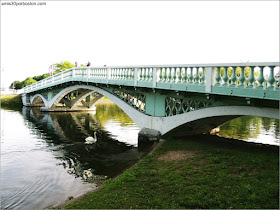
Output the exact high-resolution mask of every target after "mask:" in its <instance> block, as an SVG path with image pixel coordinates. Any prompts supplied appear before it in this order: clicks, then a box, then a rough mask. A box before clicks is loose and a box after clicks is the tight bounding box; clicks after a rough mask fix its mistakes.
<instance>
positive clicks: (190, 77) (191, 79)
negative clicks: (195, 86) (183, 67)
mask: <svg viewBox="0 0 280 210" xmlns="http://www.w3.org/2000/svg"><path fill="white" fill-rule="evenodd" d="M189 83H193V68H192V67H191V72H190V75H189Z"/></svg>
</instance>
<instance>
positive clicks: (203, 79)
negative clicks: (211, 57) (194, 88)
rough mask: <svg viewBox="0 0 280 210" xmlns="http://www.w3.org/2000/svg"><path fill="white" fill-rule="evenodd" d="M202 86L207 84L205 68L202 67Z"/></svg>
mask: <svg viewBox="0 0 280 210" xmlns="http://www.w3.org/2000/svg"><path fill="white" fill-rule="evenodd" d="M200 81H201V82H200V84H201V85H204V84H205V67H202V74H201V76H200Z"/></svg>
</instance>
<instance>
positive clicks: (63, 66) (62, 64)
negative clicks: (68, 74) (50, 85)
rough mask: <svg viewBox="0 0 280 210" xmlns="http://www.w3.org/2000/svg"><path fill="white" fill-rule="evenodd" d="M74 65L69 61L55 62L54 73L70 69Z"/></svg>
mask: <svg viewBox="0 0 280 210" xmlns="http://www.w3.org/2000/svg"><path fill="white" fill-rule="evenodd" d="M72 67H74V65H73V64H72V63H70V62H69V61H62V62H60V63H55V64H54V73H55V74H57V73H59V72H62V71H65V70H67V69H70V68H72Z"/></svg>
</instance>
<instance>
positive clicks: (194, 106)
mask: <svg viewBox="0 0 280 210" xmlns="http://www.w3.org/2000/svg"><path fill="white" fill-rule="evenodd" d="M266 74H267V77H266ZM103 96H105V97H107V98H109V99H110V100H112V101H113V102H114V103H116V104H117V105H118V106H119V107H120V108H121V109H122V110H123V111H124V112H125V113H126V114H127V115H128V116H129V117H130V118H131V119H132V120H133V121H134V122H135V123H136V124H137V125H138V127H139V128H140V129H142V131H147V130H148V131H149V129H152V130H154V131H156V132H151V133H156V134H160V135H164V134H167V133H169V132H173V133H174V134H176V135H179V134H180V132H179V131H178V130H180V131H183V134H186V133H189V134H194V133H209V132H211V130H212V129H214V128H216V127H217V126H219V125H221V124H223V123H225V122H227V121H229V120H231V119H234V118H236V117H238V116H242V115H248V116H260V117H268V118H276V119H279V63H277V62H274V63H273V62H271V63H246V64H244V63H232V64H197V65H173V66H172V65H169V66H129V67H87V68H72V69H69V70H67V71H64V72H61V73H59V74H56V75H54V76H52V77H48V78H46V79H44V80H41V81H39V82H37V83H34V84H32V85H30V86H27V87H25V88H24V94H22V100H23V103H24V105H31V106H33V105H36V102H37V101H40V102H41V105H43V106H44V107H42V110H44V111H61V110H64V111H67V110H68V111H73V110H85V109H92V107H93V106H94V104H95V103H96V102H97V101H98V100H99V99H101V98H102V97H103ZM140 132H141V131H140Z"/></svg>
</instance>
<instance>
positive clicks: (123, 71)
mask: <svg viewBox="0 0 280 210" xmlns="http://www.w3.org/2000/svg"><path fill="white" fill-rule="evenodd" d="M122 80H125V68H122Z"/></svg>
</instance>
